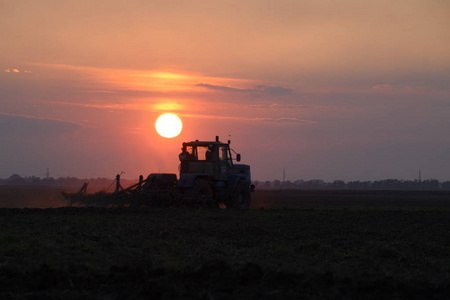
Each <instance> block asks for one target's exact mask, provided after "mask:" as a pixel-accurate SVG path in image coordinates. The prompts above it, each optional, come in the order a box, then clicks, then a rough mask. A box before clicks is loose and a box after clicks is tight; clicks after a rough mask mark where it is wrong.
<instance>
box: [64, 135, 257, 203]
mask: <svg viewBox="0 0 450 300" xmlns="http://www.w3.org/2000/svg"><path fill="white" fill-rule="evenodd" d="M233 154H234V155H233ZM179 160H180V166H179V170H180V173H179V178H177V174H173V173H151V174H150V175H148V176H147V178H146V179H144V177H143V176H142V175H141V176H140V177H139V181H138V182H137V183H136V184H133V185H131V186H129V187H127V188H123V187H122V186H121V183H120V174H117V175H116V179H115V181H114V183H115V190H114V192H110V193H108V192H106V191H101V192H97V193H94V194H88V193H87V187H88V184H89V183H88V182H86V183H84V184H83V186H82V187H81V189H80V190H79V191H78V192H76V193H71V194H70V193H64V192H63V195H64V197H65V198H66V199H68V200H69V201H70V205H72V206H86V207H135V208H140V207H221V208H237V209H246V208H249V206H250V195H251V192H252V191H253V190H254V185H252V184H251V176H250V166H249V165H245V164H239V163H236V162H239V161H240V160H241V155H240V154H237V153H236V152H235V151H234V150H232V149H231V148H230V141H228V142H227V143H222V142H220V141H219V137H216V139H215V140H214V141H199V140H195V141H192V142H185V143H183V144H182V148H181V153H180V154H179Z"/></svg>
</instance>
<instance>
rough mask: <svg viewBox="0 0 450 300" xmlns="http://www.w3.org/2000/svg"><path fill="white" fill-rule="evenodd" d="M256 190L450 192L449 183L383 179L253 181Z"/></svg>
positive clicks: (428, 180) (433, 180)
mask: <svg viewBox="0 0 450 300" xmlns="http://www.w3.org/2000/svg"><path fill="white" fill-rule="evenodd" d="M253 184H254V185H255V187H256V188H257V189H272V190H282V189H284V190H417V191H424V190H428V191H439V190H445V191H449V190H450V181H445V182H440V181H438V180H436V179H427V180H398V179H385V180H376V181H359V180H358V181H348V182H345V181H343V180H334V181H332V182H326V181H324V180H296V181H289V180H288V181H281V180H273V181H254V182H253Z"/></svg>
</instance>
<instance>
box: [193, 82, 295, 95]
mask: <svg viewBox="0 0 450 300" xmlns="http://www.w3.org/2000/svg"><path fill="white" fill-rule="evenodd" d="M195 86H199V87H204V88H207V89H210V90H218V91H224V92H238V93H265V94H270V95H288V94H290V93H292V92H293V90H292V89H289V88H284V87H279V86H275V85H263V84H258V85H256V86H255V88H253V89H239V88H235V87H229V86H223V85H214V84H208V83H198V84H196V85H195Z"/></svg>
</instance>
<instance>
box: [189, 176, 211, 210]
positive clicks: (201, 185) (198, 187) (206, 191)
mask: <svg viewBox="0 0 450 300" xmlns="http://www.w3.org/2000/svg"><path fill="white" fill-rule="evenodd" d="M187 194H188V196H189V198H191V199H192V200H193V202H194V203H195V204H197V205H198V206H201V207H216V206H218V204H217V203H216V201H215V200H214V198H213V189H212V186H211V184H210V183H209V182H208V181H207V180H206V179H202V178H199V179H196V180H195V181H194V184H193V185H192V188H190V189H189V190H188V193H187Z"/></svg>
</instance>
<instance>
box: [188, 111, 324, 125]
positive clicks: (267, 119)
mask: <svg viewBox="0 0 450 300" xmlns="http://www.w3.org/2000/svg"><path fill="white" fill-rule="evenodd" d="M184 116H186V117H193V118H203V119H220V120H235V121H261V122H276V123H292V124H302V125H311V124H316V123H317V122H316V121H312V120H304V119H300V118H295V117H278V118H271V117H242V116H220V115H200V114H196V115H193V114H185V115H184Z"/></svg>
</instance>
